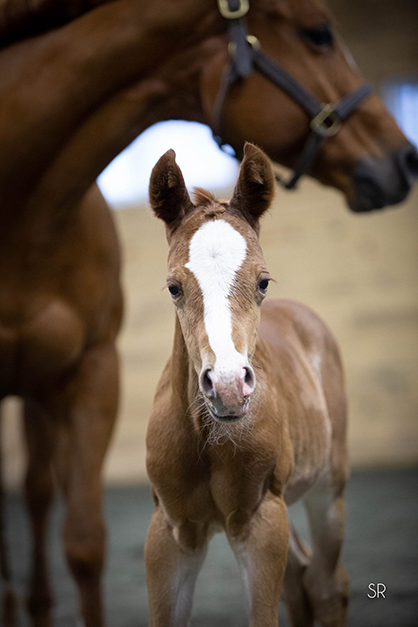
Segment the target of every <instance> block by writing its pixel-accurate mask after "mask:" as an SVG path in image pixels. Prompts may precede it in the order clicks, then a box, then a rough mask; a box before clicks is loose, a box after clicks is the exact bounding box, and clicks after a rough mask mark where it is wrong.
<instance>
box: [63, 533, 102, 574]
mask: <svg viewBox="0 0 418 627" xmlns="http://www.w3.org/2000/svg"><path fill="white" fill-rule="evenodd" d="M63 539H64V547H65V554H66V558H67V562H68V565H69V568H70V570H71V572H72V574H73V576H74V578H75V579H76V580H77V581H78V582H79V583H81V582H83V581H85V582H88V581H94V580H97V578H99V577H100V574H101V572H102V570H103V563H104V552H105V529H104V525H103V524H102V523H95V524H94V525H93V524H92V525H88V526H87V525H86V523H82V524H80V526H79V527H78V525H77V524H74V522H73V523H66V525H65V527H64V533H63Z"/></svg>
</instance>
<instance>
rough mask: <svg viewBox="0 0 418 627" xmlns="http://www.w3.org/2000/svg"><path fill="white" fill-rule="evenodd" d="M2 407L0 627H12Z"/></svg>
mask: <svg viewBox="0 0 418 627" xmlns="http://www.w3.org/2000/svg"><path fill="white" fill-rule="evenodd" d="M1 410H2V407H1V405H0V581H1V583H2V587H3V599H2V608H1V623H0V624H1V626H2V627H14V625H16V615H17V599H16V595H15V593H14V591H13V588H12V581H11V572H10V565H9V556H8V553H7V547H6V540H5V532H4V531H5V529H4V528H5V523H4V490H3V464H2V461H3V460H2V446H1V444H2V437H1V429H2V426H3V425H2V411H1Z"/></svg>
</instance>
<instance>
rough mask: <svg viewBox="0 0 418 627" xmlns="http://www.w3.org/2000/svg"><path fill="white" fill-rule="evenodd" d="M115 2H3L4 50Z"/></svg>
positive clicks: (0, 42) (0, 37) (0, 38)
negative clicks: (98, 7)
mask: <svg viewBox="0 0 418 627" xmlns="http://www.w3.org/2000/svg"><path fill="white" fill-rule="evenodd" d="M110 1H111V0H0V48H4V47H5V46H8V45H9V44H11V43H14V42H16V41H19V40H20V39H24V38H26V37H33V36H35V35H40V34H41V33H45V32H47V31H50V30H53V29H54V28H59V27H60V26H63V25H64V24H67V23H68V22H71V21H72V20H74V19H76V18H77V17H79V16H80V15H82V14H83V13H87V12H88V11H91V10H92V9H94V8H95V7H97V6H99V5H100V4H105V3H106V2H110Z"/></svg>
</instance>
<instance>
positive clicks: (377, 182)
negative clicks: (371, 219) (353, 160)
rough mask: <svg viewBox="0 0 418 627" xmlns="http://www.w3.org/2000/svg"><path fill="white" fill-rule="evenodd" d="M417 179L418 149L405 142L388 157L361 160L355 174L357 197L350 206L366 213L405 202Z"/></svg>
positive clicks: (354, 183)
mask: <svg viewBox="0 0 418 627" xmlns="http://www.w3.org/2000/svg"><path fill="white" fill-rule="evenodd" d="M417 179H418V152H417V150H416V148H414V146H413V145H412V144H409V143H407V144H404V145H403V146H402V147H401V148H400V149H399V150H398V151H397V152H396V153H395V154H394V155H392V156H391V157H388V158H385V159H374V158H370V157H369V158H365V159H361V160H360V161H359V162H358V163H357V165H356V168H355V170H354V173H353V179H352V180H353V185H354V192H355V196H354V198H353V200H352V201H351V202H350V208H351V209H352V210H353V211H357V212H363V211H371V210H372V209H381V208H382V207H385V206H386V205H395V204H397V203H399V202H402V201H403V200H405V198H406V197H407V195H408V193H409V192H410V190H411V188H412V187H413V185H414V183H415V182H416V180H417Z"/></svg>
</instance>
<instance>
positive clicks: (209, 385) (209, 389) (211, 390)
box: [200, 368, 215, 396]
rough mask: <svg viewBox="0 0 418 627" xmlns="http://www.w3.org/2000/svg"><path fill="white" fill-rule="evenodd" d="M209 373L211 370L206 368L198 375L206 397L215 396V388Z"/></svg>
mask: <svg viewBox="0 0 418 627" xmlns="http://www.w3.org/2000/svg"><path fill="white" fill-rule="evenodd" d="M211 372H212V368H206V370H204V371H203V372H202V374H201V375H200V385H201V388H202V390H203V392H204V393H205V394H206V395H207V396H213V395H214V394H215V386H214V385H213V381H212V376H211Z"/></svg>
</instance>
